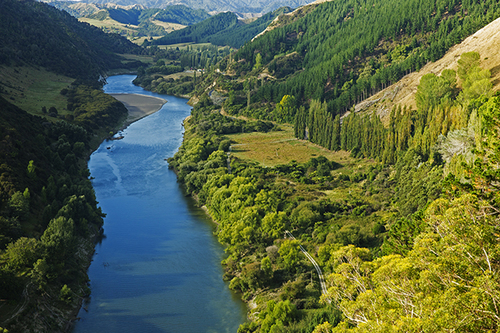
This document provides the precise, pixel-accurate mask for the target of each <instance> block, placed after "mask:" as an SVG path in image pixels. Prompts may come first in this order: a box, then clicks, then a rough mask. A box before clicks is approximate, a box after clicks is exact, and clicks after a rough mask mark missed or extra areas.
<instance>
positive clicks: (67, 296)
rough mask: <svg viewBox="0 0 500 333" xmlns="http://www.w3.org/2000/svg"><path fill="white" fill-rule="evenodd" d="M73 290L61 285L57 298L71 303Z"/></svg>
mask: <svg viewBox="0 0 500 333" xmlns="http://www.w3.org/2000/svg"><path fill="white" fill-rule="evenodd" d="M72 294H73V292H72V291H71V289H70V288H69V287H68V285H66V284H65V285H63V286H62V288H61V291H60V292H59V300H61V301H63V302H65V303H66V304H71V300H72V298H73V295H72Z"/></svg>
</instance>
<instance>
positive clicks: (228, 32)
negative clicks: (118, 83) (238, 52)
mask: <svg viewBox="0 0 500 333" xmlns="http://www.w3.org/2000/svg"><path fill="white" fill-rule="evenodd" d="M290 11H291V9H290V7H283V8H280V9H277V10H275V11H273V12H270V13H267V14H265V15H263V16H261V17H259V18H258V19H256V20H253V21H251V22H250V23H245V22H244V21H241V20H239V19H238V17H237V16H236V14H234V13H223V14H219V15H215V16H213V17H211V18H208V19H207V20H205V21H203V22H200V23H198V24H194V25H192V26H189V27H186V28H184V29H182V30H179V31H174V32H172V33H171V34H169V35H167V36H164V37H162V38H159V39H156V40H154V41H148V42H146V43H145V44H144V45H145V46H147V45H171V44H178V43H212V44H214V45H219V46H231V47H234V48H240V47H241V46H243V44H245V43H246V42H248V41H249V40H251V39H252V38H253V37H254V36H256V35H257V34H259V33H261V32H262V31H264V30H265V29H266V27H267V26H268V25H269V24H270V23H271V22H273V20H274V19H275V18H276V17H279V16H281V15H283V14H286V13H289V12H290Z"/></svg>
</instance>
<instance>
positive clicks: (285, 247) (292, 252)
mask: <svg viewBox="0 0 500 333" xmlns="http://www.w3.org/2000/svg"><path fill="white" fill-rule="evenodd" d="M278 253H279V255H280V258H281V260H282V262H283V265H284V267H285V269H288V270H290V271H294V270H295V269H296V265H297V264H298V263H299V261H300V259H301V258H300V256H299V255H300V249H299V242H298V241H297V240H285V241H284V242H283V243H282V244H281V245H280V249H279V251H278Z"/></svg>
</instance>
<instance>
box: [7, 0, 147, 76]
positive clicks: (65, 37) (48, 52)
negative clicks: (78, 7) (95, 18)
mask: <svg viewBox="0 0 500 333" xmlns="http://www.w3.org/2000/svg"><path fill="white" fill-rule="evenodd" d="M20 22H25V24H20ZM27 23H29V24H27ZM0 34H1V35H2V36H4V38H3V40H2V46H1V47H2V49H1V52H0V64H3V65H20V64H23V63H28V64H31V65H34V66H44V67H45V68H47V69H48V70H50V71H53V72H55V73H59V74H64V75H68V76H70V77H74V78H76V77H81V78H91V79H93V80H97V79H98V78H99V75H100V74H103V73H104V72H105V71H106V70H109V69H112V68H119V67H121V61H120V58H119V57H118V56H117V55H116V54H115V53H114V52H120V53H127V52H136V51H138V47H137V46H136V45H134V44H132V43H131V42H129V41H127V40H126V39H125V38H122V37H120V36H117V35H109V34H105V33H103V32H102V31H101V30H99V29H98V28H96V27H92V26H90V25H88V24H83V23H80V22H78V20H77V19H76V18H74V17H72V16H70V15H69V14H67V13H65V12H62V11H60V10H58V9H56V8H54V7H52V6H49V5H48V4H45V3H42V2H37V1H23V2H19V1H14V0H5V1H2V3H1V4H0Z"/></svg>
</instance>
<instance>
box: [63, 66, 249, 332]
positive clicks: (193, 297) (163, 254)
mask: <svg viewBox="0 0 500 333" xmlns="http://www.w3.org/2000/svg"><path fill="white" fill-rule="evenodd" d="M133 78H134V76H132V75H119V76H114V77H110V78H108V84H107V85H106V86H105V87H104V90H105V92H107V93H136V94H137V93H138V94H144V95H150V96H156V97H161V98H164V99H166V100H167V101H168V102H167V104H165V105H164V106H163V107H162V109H161V110H160V111H158V112H156V113H154V114H152V115H150V116H148V117H146V118H143V119H141V120H139V121H137V122H135V123H133V124H131V125H130V126H129V127H127V128H126V129H125V130H123V131H122V133H121V134H122V135H123V136H124V138H123V139H122V140H115V141H108V142H103V143H102V144H101V146H100V147H99V149H97V150H96V151H95V152H94V153H93V154H92V156H91V158H90V160H89V163H88V167H89V169H90V172H91V175H92V177H93V178H94V179H93V180H92V182H93V186H94V189H95V192H96V196H97V200H98V201H99V205H100V207H101V208H102V210H103V212H104V213H105V214H107V216H106V218H105V219H104V234H105V238H104V239H103V240H102V242H101V243H99V244H97V245H96V253H95V255H94V258H93V262H92V265H91V266H90V268H89V271H88V274H89V277H90V280H91V283H90V286H91V289H92V294H91V298H90V301H89V302H86V303H84V305H83V308H82V309H81V310H80V313H79V315H78V316H79V317H80V320H79V321H77V322H76V324H75V327H74V330H73V332H74V333H84V332H93V333H95V332H106V333H112V332H121V333H123V332H152V333H156V332H172V333H190V332H193V333H194V332H197V333H199V332H236V331H237V329H238V326H239V324H240V323H242V322H244V321H245V319H246V308H245V305H244V303H243V302H242V301H241V300H240V299H239V297H238V296H237V295H235V294H234V293H232V292H231V291H230V290H229V289H228V285H227V283H225V282H224V281H223V280H222V274H223V269H222V266H221V265H220V261H221V260H222V259H223V256H224V252H223V247H222V246H221V245H220V244H219V243H218V242H217V239H216V237H215V236H214V235H213V231H214V225H213V223H212V222H211V221H210V219H209V218H208V217H207V216H206V215H205V213H204V212H203V211H202V210H201V209H199V208H197V207H195V204H194V202H193V200H192V199H191V198H187V197H185V195H184V193H183V191H182V188H181V187H180V185H179V184H178V183H177V179H176V175H175V173H174V172H173V171H172V170H169V169H168V163H167V162H166V161H165V158H168V157H171V156H173V155H174V153H175V152H176V151H177V149H178V148H179V146H180V144H181V142H182V134H183V128H182V121H183V119H184V118H186V117H187V116H188V115H189V114H190V109H191V107H190V106H189V105H187V104H186V102H187V100H186V99H182V98H176V97H172V96H166V95H159V94H155V93H151V92H148V91H145V90H143V89H142V88H140V87H136V86H134V85H133V84H132V83H131V81H132V79H133Z"/></svg>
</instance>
